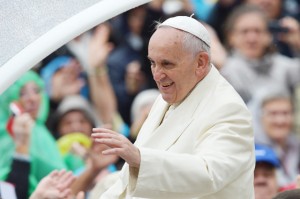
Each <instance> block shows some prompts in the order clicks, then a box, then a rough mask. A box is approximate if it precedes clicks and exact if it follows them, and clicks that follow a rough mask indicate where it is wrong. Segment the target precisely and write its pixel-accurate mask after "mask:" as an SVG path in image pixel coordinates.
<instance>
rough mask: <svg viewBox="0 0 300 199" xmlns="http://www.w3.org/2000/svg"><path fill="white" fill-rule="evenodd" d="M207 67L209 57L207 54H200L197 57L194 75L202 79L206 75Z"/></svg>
mask: <svg viewBox="0 0 300 199" xmlns="http://www.w3.org/2000/svg"><path fill="white" fill-rule="evenodd" d="M208 65H209V55H208V53H207V52H200V53H199V54H198V57H197V68H196V75H197V76H199V77H202V76H203V74H206V72H207V68H208Z"/></svg>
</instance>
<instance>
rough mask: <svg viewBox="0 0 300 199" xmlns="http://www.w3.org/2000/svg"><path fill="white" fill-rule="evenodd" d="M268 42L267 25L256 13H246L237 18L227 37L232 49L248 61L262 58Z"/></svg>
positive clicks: (269, 36) (269, 39) (269, 37)
mask: <svg viewBox="0 0 300 199" xmlns="http://www.w3.org/2000/svg"><path fill="white" fill-rule="evenodd" d="M270 42H271V35H270V33H269V32H268V30H267V24H266V22H265V21H264V19H263V18H262V16H260V15H259V14H258V13H248V14H244V15H242V16H241V17H239V19H237V20H236V21H235V24H234V28H233V30H232V32H231V34H230V37H229V43H230V45H231V46H232V47H233V49H236V50H238V51H239V52H240V53H242V54H243V55H244V56H245V57H247V58H250V59H259V58H260V57H262V56H263V55H264V53H265V51H266V49H267V47H268V46H269V45H270Z"/></svg>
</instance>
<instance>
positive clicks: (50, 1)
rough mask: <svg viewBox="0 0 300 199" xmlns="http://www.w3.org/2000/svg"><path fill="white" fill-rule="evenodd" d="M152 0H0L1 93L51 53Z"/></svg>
mask: <svg viewBox="0 0 300 199" xmlns="http://www.w3.org/2000/svg"><path fill="white" fill-rule="evenodd" d="M149 1H151V0H80V1H78V0H30V1H27V0H1V7H0V30H1V31H0V66H1V67H0V94H1V93H2V92H3V91H4V90H5V89H6V88H8V87H9V86H10V85H11V84H12V83H13V82H14V81H16V80H17V79H18V78H20V77H21V76H22V74H24V73H25V72H26V71H27V70H29V69H30V68H32V67H33V66H34V65H36V64H37V63H38V62H40V61H41V60H42V59H44V58H45V57H46V56H48V55H49V54H50V53H52V52H53V51H55V50H56V49H58V48H59V47H61V46H62V45H64V44H65V43H67V42H69V41H70V40H72V39H73V38H75V37H77V36H78V35H80V34H82V33H83V32H85V31H87V30H89V29H91V28H93V27H94V26H96V25H98V24H100V23H102V22H104V21H106V20H108V19H110V18H112V17H114V16H116V15H118V14H120V13H122V12H125V11H127V10H129V9H132V8H134V7H137V6H139V5H142V4H145V3H147V2H149Z"/></svg>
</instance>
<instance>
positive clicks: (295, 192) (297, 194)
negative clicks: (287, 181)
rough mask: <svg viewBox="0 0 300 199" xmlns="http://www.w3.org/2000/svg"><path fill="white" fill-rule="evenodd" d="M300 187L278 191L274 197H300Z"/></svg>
mask: <svg viewBox="0 0 300 199" xmlns="http://www.w3.org/2000/svg"><path fill="white" fill-rule="evenodd" d="M299 198H300V189H294V190H287V191H283V192H280V193H278V194H277V195H276V196H275V197H274V198H273V199H299Z"/></svg>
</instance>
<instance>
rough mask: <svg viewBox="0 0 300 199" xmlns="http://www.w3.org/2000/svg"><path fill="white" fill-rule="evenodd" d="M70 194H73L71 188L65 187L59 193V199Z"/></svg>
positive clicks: (63, 198)
mask: <svg viewBox="0 0 300 199" xmlns="http://www.w3.org/2000/svg"><path fill="white" fill-rule="evenodd" d="M70 195H71V189H69V188H68V189H64V190H62V192H60V193H59V195H58V199H65V198H67V197H68V196H70Z"/></svg>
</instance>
